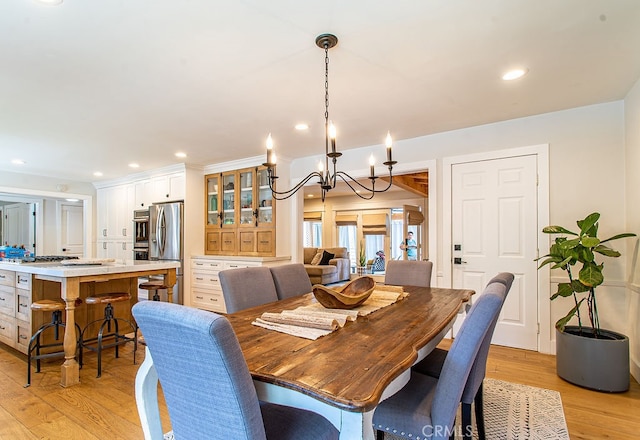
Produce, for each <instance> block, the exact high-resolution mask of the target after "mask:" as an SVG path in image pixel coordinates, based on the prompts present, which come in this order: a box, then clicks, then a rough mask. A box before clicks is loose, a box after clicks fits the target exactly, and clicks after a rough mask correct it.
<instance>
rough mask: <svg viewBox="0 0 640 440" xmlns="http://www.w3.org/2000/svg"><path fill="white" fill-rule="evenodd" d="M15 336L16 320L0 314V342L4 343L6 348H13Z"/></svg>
mask: <svg viewBox="0 0 640 440" xmlns="http://www.w3.org/2000/svg"><path fill="white" fill-rule="evenodd" d="M15 335H16V318H12V317H9V316H6V315H2V314H0V342H4V343H5V344H7V345H8V346H10V347H13V346H14V343H13V340H14V339H15Z"/></svg>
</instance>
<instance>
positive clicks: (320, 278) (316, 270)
mask: <svg viewBox="0 0 640 440" xmlns="http://www.w3.org/2000/svg"><path fill="white" fill-rule="evenodd" d="M323 250H326V251H327V252H329V253H331V254H334V257H333V258H332V259H330V260H329V261H328V263H327V264H311V262H312V260H313V257H315V256H316V254H318V253H320V254H322V251H323ZM304 269H305V270H306V271H307V275H309V279H310V280H311V284H331V283H337V282H339V281H348V280H349V277H350V272H351V262H350V261H349V252H348V251H347V248H345V247H335V248H325V249H323V248H315V247H306V248H304Z"/></svg>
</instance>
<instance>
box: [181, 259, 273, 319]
mask: <svg viewBox="0 0 640 440" xmlns="http://www.w3.org/2000/svg"><path fill="white" fill-rule="evenodd" d="M261 265H262V263H261V262H258V261H241V260H233V259H229V260H214V259H205V258H193V259H192V260H191V305H192V306H194V307H198V308H200V309H205V310H210V311H212V312H218V313H227V308H226V306H225V304H224V296H223V295H222V287H221V286H220V279H219V278H218V272H220V271H221V270H225V269H237V268H240V267H253V266H261Z"/></svg>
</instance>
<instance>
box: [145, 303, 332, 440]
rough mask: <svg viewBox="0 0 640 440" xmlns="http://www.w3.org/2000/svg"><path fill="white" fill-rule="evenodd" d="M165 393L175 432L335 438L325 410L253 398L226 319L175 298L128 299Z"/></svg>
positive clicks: (184, 435) (188, 439) (190, 439)
mask: <svg viewBox="0 0 640 440" xmlns="http://www.w3.org/2000/svg"><path fill="white" fill-rule="evenodd" d="M133 316H134V317H135V319H136V321H137V323H138V325H139V326H140V329H141V330H142V333H143V334H144V337H145V342H146V344H147V349H148V350H149V351H148V352H149V353H150V354H151V356H152V358H153V364H154V367H155V369H156V372H157V375H158V378H159V380H160V384H161V386H162V391H163V393H164V397H165V401H166V404H167V408H168V410H169V417H170V419H171V426H172V428H173V435H174V438H175V439H176V440H196V439H221V440H222V439H224V440H228V439H234V440H243V439H247V440H255V439H278V440H285V439H292V440H294V439H295V440H299V439H309V440H319V439H327V440H329V439H337V438H338V431H337V429H336V428H335V427H334V426H333V425H332V424H331V423H330V422H329V421H328V420H327V419H325V418H324V417H322V416H320V415H318V414H315V413H312V412H308V411H304V410H301V409H297V408H291V407H287V406H281V405H275V404H269V403H264V402H259V401H258V397H257V394H256V390H255V388H254V385H253V381H252V379H251V375H250V374H249V370H248V368H247V364H246V362H245V361H244V357H243V355H242V351H241V349H240V344H239V343H238V339H237V338H236V336H235V334H234V333H233V329H232V327H231V324H230V323H229V321H228V320H227V319H226V318H225V317H223V316H221V315H217V314H215V313H211V312H206V311H203V310H198V309H194V308H191V307H185V306H180V305H177V304H171V303H165V302H155V301H144V302H140V303H137V304H136V305H135V306H134V307H133Z"/></svg>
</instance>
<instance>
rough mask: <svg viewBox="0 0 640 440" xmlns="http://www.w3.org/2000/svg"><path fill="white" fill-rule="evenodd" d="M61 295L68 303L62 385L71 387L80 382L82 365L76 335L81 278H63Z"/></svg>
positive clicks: (66, 308)
mask: <svg viewBox="0 0 640 440" xmlns="http://www.w3.org/2000/svg"><path fill="white" fill-rule="evenodd" d="M61 289H62V291H61V292H60V296H61V297H62V299H63V301H64V302H65V304H66V307H65V314H66V319H65V321H66V328H65V331H64V341H63V346H64V363H63V364H62V367H61V376H60V385H62V386H63V387H69V386H72V385H76V384H78V383H80V365H79V364H78V361H76V349H77V346H78V342H77V341H78V335H76V318H75V310H76V300H77V299H78V298H79V296H80V279H79V278H77V277H73V278H63V279H62V283H61Z"/></svg>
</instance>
